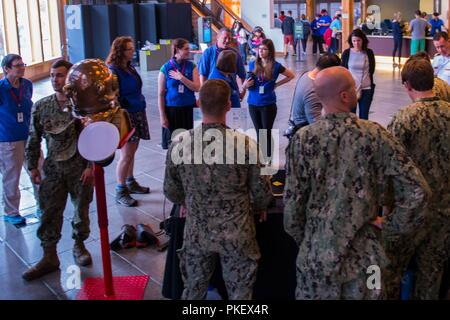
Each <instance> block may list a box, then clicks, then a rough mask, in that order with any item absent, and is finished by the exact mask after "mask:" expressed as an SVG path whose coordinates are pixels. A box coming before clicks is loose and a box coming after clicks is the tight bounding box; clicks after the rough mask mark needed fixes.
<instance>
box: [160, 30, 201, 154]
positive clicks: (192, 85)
mask: <svg viewBox="0 0 450 320" xmlns="http://www.w3.org/2000/svg"><path fill="white" fill-rule="evenodd" d="M199 90H200V78H199V74H198V70H197V67H196V66H195V64H194V63H193V62H192V61H189V42H188V41H187V40H185V39H181V38H180V39H175V40H174V42H173V57H172V58H171V59H170V60H169V61H167V62H166V63H165V64H164V65H163V66H162V67H161V70H160V72H159V77H158V106H159V115H160V121H161V127H162V148H163V149H167V148H168V147H169V144H170V142H171V136H172V133H173V132H174V131H175V130H177V129H186V130H190V129H192V128H193V126H194V116H193V113H194V107H195V106H196V98H195V92H197V91H199Z"/></svg>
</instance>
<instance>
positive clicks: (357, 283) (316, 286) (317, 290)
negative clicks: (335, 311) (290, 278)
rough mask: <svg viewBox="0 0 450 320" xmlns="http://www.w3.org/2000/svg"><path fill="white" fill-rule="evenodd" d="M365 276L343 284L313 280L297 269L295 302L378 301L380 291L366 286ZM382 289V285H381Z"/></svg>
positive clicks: (362, 275) (380, 297)
mask: <svg viewBox="0 0 450 320" xmlns="http://www.w3.org/2000/svg"><path fill="white" fill-rule="evenodd" d="M367 277H368V276H367V274H364V273H361V276H360V277H358V278H356V279H353V280H351V281H348V282H345V283H339V282H337V281H336V280H332V279H314V278H312V277H311V275H310V274H304V273H301V272H300V271H299V270H298V269H297V288H296V290H295V298H296V299H297V300H378V299H382V290H372V289H369V288H368V286H367ZM382 287H383V284H382Z"/></svg>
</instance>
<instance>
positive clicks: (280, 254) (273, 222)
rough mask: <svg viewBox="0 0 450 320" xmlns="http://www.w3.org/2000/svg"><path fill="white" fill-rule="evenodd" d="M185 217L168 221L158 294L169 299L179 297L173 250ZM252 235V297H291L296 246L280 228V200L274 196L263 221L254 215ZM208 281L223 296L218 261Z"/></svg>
mask: <svg viewBox="0 0 450 320" xmlns="http://www.w3.org/2000/svg"><path fill="white" fill-rule="evenodd" d="M178 210H179V207H178V206H174V207H173V208H172V212H171V216H172V217H176V216H178ZM184 223H185V218H172V222H171V223H170V228H169V229H170V230H169V231H170V232H171V240H170V244H169V248H168V252H167V260H166V267H165V271H164V281H163V289H162V294H163V296H164V297H166V298H169V299H180V297H181V293H182V291H183V281H182V279H181V274H180V270H179V260H178V256H177V254H176V250H177V249H179V248H181V247H182V245H183V230H184ZM255 224H256V238H257V241H258V245H259V248H260V251H261V259H260V261H259V266H258V273H257V277H256V282H255V285H254V291H253V299H254V300H269V299H271V300H293V299H295V287H296V275H295V271H296V265H295V260H296V257H297V253H298V247H297V245H296V244H295V242H294V240H293V239H292V238H291V237H290V236H289V235H288V234H287V233H286V232H285V231H284V226H283V202H282V199H281V198H278V199H276V201H275V205H274V206H273V207H272V208H270V209H269V212H268V217H267V221H266V222H262V223H260V222H259V216H255ZM210 283H211V285H212V286H213V287H215V288H217V289H218V291H219V293H220V294H221V296H222V297H224V299H226V289H225V284H224V281H223V278H222V272H221V268H220V263H217V268H216V271H215V273H214V275H213V277H212V279H211V282H210Z"/></svg>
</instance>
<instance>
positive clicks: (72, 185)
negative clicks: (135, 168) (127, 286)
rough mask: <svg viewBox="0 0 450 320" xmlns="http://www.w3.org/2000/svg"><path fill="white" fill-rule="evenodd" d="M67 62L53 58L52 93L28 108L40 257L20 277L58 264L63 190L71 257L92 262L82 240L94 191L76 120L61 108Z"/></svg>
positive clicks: (38, 273)
mask: <svg viewBox="0 0 450 320" xmlns="http://www.w3.org/2000/svg"><path fill="white" fill-rule="evenodd" d="M71 66H72V64H71V63H69V62H67V61H64V60H60V61H57V62H55V63H54V64H53V66H52V68H51V71H50V75H51V78H52V86H53V88H54V90H55V92H56V93H55V94H53V95H51V96H48V97H46V98H43V99H41V100H39V101H38V102H37V103H36V104H35V109H34V111H33V114H32V122H31V129H30V137H29V139H28V142H27V146H26V159H27V164H28V169H29V170H30V171H31V177H32V180H33V182H34V183H36V184H39V185H40V187H39V203H40V207H41V209H42V211H43V215H42V217H41V225H40V226H39V229H38V231H37V235H38V237H39V239H40V240H41V245H42V247H43V250H44V257H43V258H42V259H41V260H40V261H39V262H38V263H37V265H35V266H33V267H31V268H30V269H29V270H27V271H26V272H25V273H24V274H23V278H24V279H25V280H33V279H36V278H39V277H41V276H43V275H45V274H47V273H50V272H52V271H55V270H57V269H58V268H59V264H60V263H59V259H58V256H57V253H56V245H57V243H58V241H59V239H60V238H61V229H62V224H63V220H64V216H63V214H64V209H65V207H66V202H67V196H68V194H70V197H71V200H72V204H73V206H74V216H73V219H72V227H73V233H72V238H73V239H74V240H75V245H74V248H73V255H74V259H75V262H76V263H77V264H79V265H82V266H85V265H89V264H91V263H92V259H91V256H90V254H89V252H88V251H87V250H86V248H85V246H84V243H83V242H84V240H86V239H87V238H88V237H89V232H90V229H89V204H90V202H91V201H92V196H93V174H92V169H91V168H90V164H89V163H88V161H87V160H85V159H83V158H82V157H81V155H80V154H79V152H78V149H77V143H78V136H79V133H80V132H81V128H82V126H81V122H80V120H78V119H75V118H74V117H73V116H72V114H71V113H70V112H67V110H65V108H66V106H67V104H68V101H67V98H66V97H65V96H64V94H63V93H62V87H63V86H64V83H65V78H66V75H67V72H68V70H69V69H70V67H71ZM42 138H45V140H46V143H47V150H48V154H47V158H46V159H45V161H44V176H43V177H41V175H40V173H39V171H38V170H37V164H38V159H39V154H40V147H41V141H42Z"/></svg>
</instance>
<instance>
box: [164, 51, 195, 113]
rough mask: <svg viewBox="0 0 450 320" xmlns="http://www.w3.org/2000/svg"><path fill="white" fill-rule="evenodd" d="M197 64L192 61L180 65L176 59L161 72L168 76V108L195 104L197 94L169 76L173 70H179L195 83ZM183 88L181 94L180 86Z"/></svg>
mask: <svg viewBox="0 0 450 320" xmlns="http://www.w3.org/2000/svg"><path fill="white" fill-rule="evenodd" d="M194 69H195V64H194V63H193V62H192V61H188V60H186V61H184V62H183V63H181V64H178V63H177V62H176V60H175V59H170V60H169V61H167V62H166V63H165V64H164V65H163V66H162V67H161V70H160V71H161V72H162V73H164V75H165V76H166V96H165V101H166V106H167V107H185V106H191V105H193V104H195V93H194V91H192V90H191V89H189V88H188V87H186V86H185V85H184V84H183V83H182V82H181V81H179V80H175V79H172V78H171V77H170V76H169V72H170V71H171V70H173V71H175V70H178V71H180V72H181V73H183V75H184V76H185V77H186V78H187V79H189V80H191V81H193V79H194ZM180 85H181V86H183V93H180V91H179V86H180Z"/></svg>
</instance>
